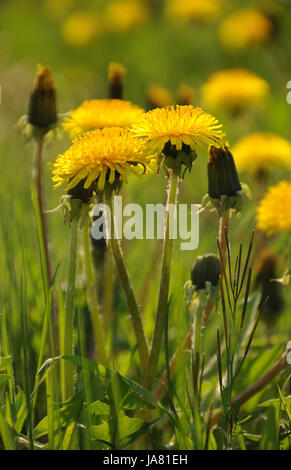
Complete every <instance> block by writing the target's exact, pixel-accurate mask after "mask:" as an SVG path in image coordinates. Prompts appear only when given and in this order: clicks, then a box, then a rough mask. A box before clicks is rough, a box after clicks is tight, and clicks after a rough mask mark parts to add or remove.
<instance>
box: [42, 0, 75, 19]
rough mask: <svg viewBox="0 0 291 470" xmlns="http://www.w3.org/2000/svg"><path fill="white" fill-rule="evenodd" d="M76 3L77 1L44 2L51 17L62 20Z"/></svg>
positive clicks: (48, 0) (51, 0) (57, 0)
mask: <svg viewBox="0 0 291 470" xmlns="http://www.w3.org/2000/svg"><path fill="white" fill-rule="evenodd" d="M75 2H76V0H44V7H45V10H46V13H47V15H48V16H49V17H52V18H60V17H61V16H63V15H64V14H65V13H67V11H68V10H69V9H70V8H72V6H73V5H74V3H75Z"/></svg>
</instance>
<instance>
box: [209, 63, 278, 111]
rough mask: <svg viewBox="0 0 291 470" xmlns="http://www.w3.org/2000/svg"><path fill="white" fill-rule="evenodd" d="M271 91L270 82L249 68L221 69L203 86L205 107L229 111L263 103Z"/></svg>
mask: <svg viewBox="0 0 291 470" xmlns="http://www.w3.org/2000/svg"><path fill="white" fill-rule="evenodd" d="M268 92H269V85H268V83H267V82H266V81H265V80H263V79H262V78H261V77H259V76H258V75H256V74H255V73H253V72H251V71H250V70H247V69H228V70H221V71H219V72H216V73H215V74H213V75H212V76H211V77H210V79H209V80H208V82H207V83H206V84H205V85H204V86H203V87H202V100H203V103H204V105H205V107H209V108H210V109H222V110H224V111H228V112H237V111H241V110H242V109H244V108H248V107H256V106H258V105H261V104H262V103H263V101H264V100H265V98H266V97H267V95H268Z"/></svg>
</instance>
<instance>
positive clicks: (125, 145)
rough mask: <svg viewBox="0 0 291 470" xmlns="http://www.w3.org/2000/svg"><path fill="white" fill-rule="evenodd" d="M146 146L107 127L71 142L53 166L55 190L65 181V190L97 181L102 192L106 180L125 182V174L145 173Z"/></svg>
mask: <svg viewBox="0 0 291 470" xmlns="http://www.w3.org/2000/svg"><path fill="white" fill-rule="evenodd" d="M145 150H146V149H145V143H144V142H143V140H141V139H137V138H136V137H134V135H133V134H132V133H131V132H130V131H128V130H127V129H122V128H107V129H102V130H100V129H97V130H95V131H91V132H87V134H84V135H82V136H80V137H78V138H76V139H75V140H74V141H73V144H72V145H71V147H70V148H69V149H68V150H66V152H65V153H63V154H62V155H59V156H58V158H57V160H56V162H55V163H54V170H53V175H54V176H53V181H54V182H55V183H56V184H55V187H58V186H60V185H61V184H63V183H64V182H68V183H69V184H68V185H67V190H69V189H72V188H74V187H75V186H77V185H78V184H79V183H80V181H84V188H85V189H86V188H89V187H90V186H91V185H92V183H94V182H96V181H98V189H99V190H100V191H102V190H103V189H104V186H105V183H106V181H108V183H109V184H113V183H114V181H115V179H118V180H122V181H126V172H127V171H128V170H129V171H130V172H132V173H134V174H136V175H140V174H142V173H144V172H145V170H146V169H147V165H148V163H149V156H148V155H147V154H146V151H145ZM138 167H140V169H141V172H140V173H138Z"/></svg>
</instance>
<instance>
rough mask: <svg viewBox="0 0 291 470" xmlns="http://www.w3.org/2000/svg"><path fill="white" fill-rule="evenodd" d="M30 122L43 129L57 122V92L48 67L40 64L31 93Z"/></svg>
mask: <svg viewBox="0 0 291 470" xmlns="http://www.w3.org/2000/svg"><path fill="white" fill-rule="evenodd" d="M28 122H29V123H30V124H32V125H33V126H36V127H39V128H42V129H43V130H45V129H47V130H49V128H50V127H51V126H53V125H54V124H55V123H56V122H57V111H56V92H55V87H54V83H53V80H52V75H51V72H50V70H49V69H48V68H47V67H42V66H38V68H37V74H36V78H35V82H34V88H33V90H32V93H31V95H30V102H29V111H28Z"/></svg>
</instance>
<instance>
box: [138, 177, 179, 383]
mask: <svg viewBox="0 0 291 470" xmlns="http://www.w3.org/2000/svg"><path fill="white" fill-rule="evenodd" d="M178 183H179V176H178V175H177V174H175V173H174V172H173V171H171V174H170V181H169V190H168V200H167V208H168V207H169V204H174V205H176V204H177V194H178ZM169 220H170V214H169V210H167V213H166V218H165V235H164V247H163V261H162V274H161V281H160V291H159V299H158V308H157V315H156V322H155V329H154V336H153V341H152V347H151V352H150V359H149V367H148V370H147V373H146V376H145V385H146V386H147V387H151V386H152V384H153V381H154V379H155V376H156V374H157V369H158V363H159V357H160V351H161V346H162V339H163V333H164V329H165V319H166V312H167V308H168V296H169V285H170V273H171V261H172V251H173V239H171V238H170V226H169Z"/></svg>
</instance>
